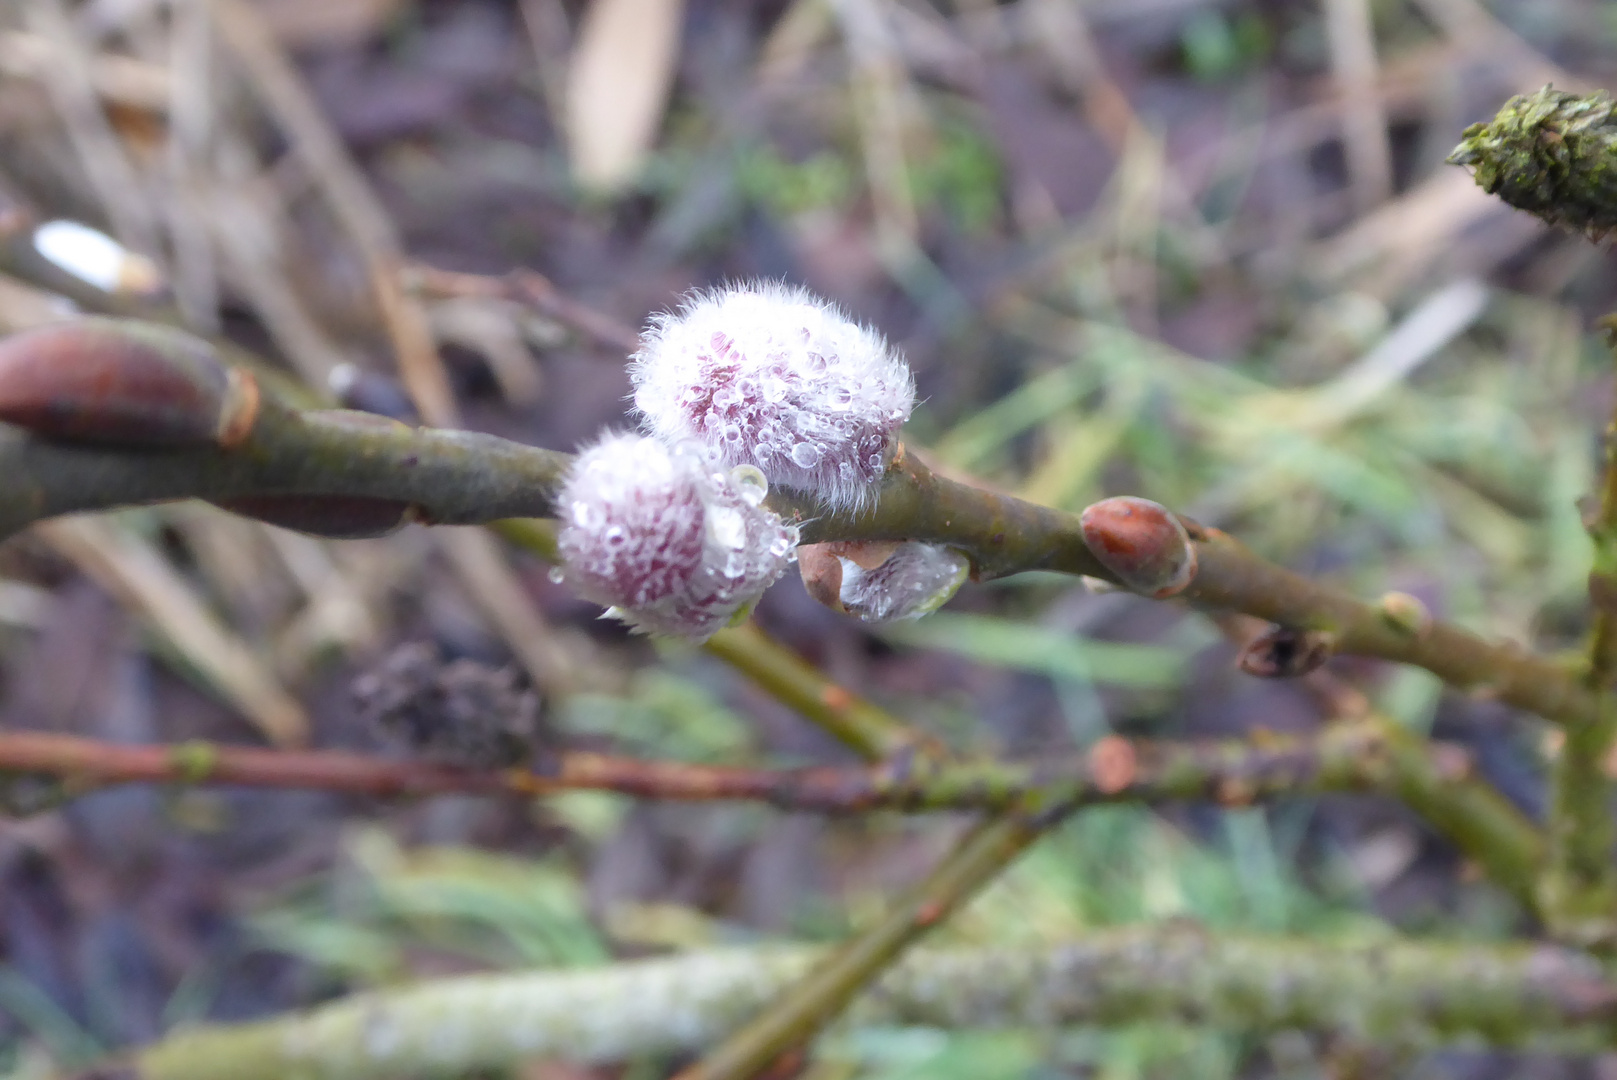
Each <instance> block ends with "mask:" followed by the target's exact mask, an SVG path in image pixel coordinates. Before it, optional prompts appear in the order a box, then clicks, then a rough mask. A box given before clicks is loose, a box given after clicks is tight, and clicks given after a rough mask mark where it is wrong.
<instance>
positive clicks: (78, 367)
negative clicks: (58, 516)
mask: <svg viewBox="0 0 1617 1080" xmlns="http://www.w3.org/2000/svg"><path fill="white" fill-rule="evenodd" d="M257 411H258V388H257V385H256V383H254V382H253V380H252V377H251V376H250V375H248V374H247V373H246V372H239V373H238V372H232V371H230V370H228V369H226V367H225V366H224V365H223V364H222V363H220V362H219V359H218V356H217V355H216V354H215V352H214V350H213V348H212V347H211V346H210V345H209V344H208V343H207V342H205V341H203V340H201V339H200V338H197V337H193V336H192V335H190V334H187V333H184V332H183V331H179V330H174V329H171V328H169V327H164V326H154V325H151V324H148V323H139V322H132V321H124V320H117V319H78V320H74V321H72V322H65V323H56V324H52V325H50V326H42V327H39V328H37V329H34V330H28V331H25V332H23V333H21V334H15V335H12V336H11V337H8V338H6V339H4V340H3V341H0V421H4V422H7V423H12V424H16V425H17V426H19V427H23V428H27V429H28V430H30V431H34V432H37V433H39V434H41V435H45V436H49V437H51V438H58V439H69V440H79V441H85V442H104V443H122V444H125V445H131V446H189V445H208V444H213V445H222V446H233V445H236V444H237V443H239V442H240V441H241V440H243V439H244V438H246V435H247V432H248V431H249V430H251V428H252V422H253V419H254V418H255V417H256V415H257Z"/></svg>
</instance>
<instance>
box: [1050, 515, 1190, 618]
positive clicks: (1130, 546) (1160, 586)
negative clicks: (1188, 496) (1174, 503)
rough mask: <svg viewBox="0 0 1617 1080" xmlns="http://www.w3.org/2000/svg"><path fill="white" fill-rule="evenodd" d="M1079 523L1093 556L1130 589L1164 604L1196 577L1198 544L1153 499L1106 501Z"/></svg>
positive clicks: (1179, 523) (1177, 519) (1179, 522)
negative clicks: (1165, 600) (1166, 599)
mask: <svg viewBox="0 0 1617 1080" xmlns="http://www.w3.org/2000/svg"><path fill="white" fill-rule="evenodd" d="M1079 523H1080V526H1081V527H1082V529H1083V533H1084V543H1085V544H1086V545H1087V546H1088V547H1089V550H1090V552H1091V553H1092V554H1093V555H1094V556H1095V558H1096V559H1097V560H1099V562H1100V564H1101V565H1102V566H1104V567H1106V569H1108V570H1110V571H1111V572H1112V573H1114V574H1116V575H1117V580H1118V581H1119V582H1120V583H1122V584H1123V585H1124V586H1125V587H1126V588H1129V589H1132V590H1133V591H1135V592H1137V593H1143V594H1144V595H1146V596H1150V597H1154V598H1156V599H1158V600H1162V599H1165V598H1167V597H1169V596H1174V595H1177V594H1178V593H1181V592H1183V591H1184V589H1185V586H1187V585H1189V584H1190V583H1191V581H1192V580H1194V579H1195V577H1196V545H1194V544H1192V543H1191V542H1190V534H1189V533H1188V532H1186V531H1185V526H1184V523H1183V522H1181V521H1180V520H1179V518H1178V517H1177V516H1176V515H1174V514H1173V513H1172V512H1170V511H1169V510H1168V509H1167V508H1166V507H1164V506H1162V505H1160V504H1158V503H1154V502H1152V501H1151V500H1150V499H1141V498H1136V497H1135V496H1132V495H1123V496H1118V497H1117V498H1113V499H1102V500H1101V501H1100V502H1098V503H1094V504H1093V505H1091V506H1089V507H1088V508H1086V509H1085V510H1084V512H1083V516H1082V517H1081V518H1080V519H1079Z"/></svg>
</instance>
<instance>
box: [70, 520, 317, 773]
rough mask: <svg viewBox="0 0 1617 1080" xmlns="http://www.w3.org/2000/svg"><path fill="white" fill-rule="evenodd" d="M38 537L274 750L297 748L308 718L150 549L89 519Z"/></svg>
mask: <svg viewBox="0 0 1617 1080" xmlns="http://www.w3.org/2000/svg"><path fill="white" fill-rule="evenodd" d="M39 533H40V535H42V536H43V537H44V538H45V539H46V541H47V542H49V543H50V544H51V545H52V546H53V547H55V548H56V549H57V550H58V551H60V552H61V553H62V554H63V555H65V556H67V557H68V558H69V559H71V560H72V561H73V562H74V563H76V564H77V565H78V566H79V568H80V569H82V570H83V571H84V572H85V573H86V574H88V575H89V576H90V577H91V578H93V579H95V580H96V581H97V582H98V583H100V585H101V586H102V587H103V588H105V589H107V590H108V591H109V592H111V593H113V594H114V595H115V596H118V597H119V598H120V599H122V600H123V601H124V602H125V603H126V604H128V605H129V606H130V607H131V608H133V609H134V610H136V611H138V612H139V613H140V614H141V615H143V616H144V617H145V618H146V619H148V620H149V621H150V622H151V624H152V626H153V627H154V628H155V629H156V630H157V631H158V633H159V634H161V635H162V636H163V637H164V638H165V639H167V641H168V642H169V643H170V644H171V645H172V646H173V647H174V649H175V650H176V651H177V652H178V653H179V654H180V656H181V657H183V658H184V660H185V661H186V663H188V664H190V665H191V666H192V667H193V668H195V669H196V671H197V672H198V673H200V674H201V675H202V677H203V678H204V679H206V680H207V681H208V682H209V683H210V684H211V685H212V686H213V687H214V688H215V689H216V690H218V691H219V693H221V694H222V695H224V696H225V697H226V698H227V699H228V700H229V701H230V702H231V704H233V705H234V706H235V707H236V708H237V709H239V710H241V712H242V714H243V715H244V716H246V717H247V718H248V719H249V720H251V721H252V722H253V724H254V725H255V726H256V727H257V728H258V729H259V730H260V731H262V732H263V733H264V736H265V737H266V738H267V739H269V740H270V742H272V743H274V744H275V745H277V746H301V745H303V744H304V743H306V742H307V741H308V738H309V720H308V716H307V715H306V714H305V713H304V711H303V706H302V705H300V704H298V701H297V699H296V698H294V697H292V695H290V694H289V693H287V692H286V690H285V689H284V688H283V687H282V686H281V685H280V684H279V683H278V682H277V681H276V679H275V677H274V676H273V675H271V674H270V672H269V670H268V669H267V668H266V667H265V666H264V665H263V663H261V662H260V661H259V659H258V657H256V656H255V655H254V654H253V652H252V650H251V649H249V648H248V647H247V645H246V643H245V642H243V641H242V640H241V639H240V638H239V637H237V636H236V635H235V634H234V633H232V632H231V631H230V629H229V628H227V627H226V626H224V625H223V624H222V623H220V622H219V620H218V619H217V618H215V617H214V615H213V614H212V612H210V611H209V610H208V609H207V608H206V607H205V606H204V605H203V604H202V602H201V601H200V600H199V599H198V598H197V597H196V594H195V593H193V592H192V590H191V588H190V586H189V585H187V584H186V583H185V581H184V580H183V579H182V578H181V577H180V575H179V574H178V573H176V572H175V570H174V568H173V567H171V566H170V565H169V564H168V563H167V562H166V561H165V560H164V559H163V557H162V556H161V555H159V554H158V553H157V552H156V550H154V549H153V548H152V547H151V545H149V544H147V543H146V542H144V541H142V540H138V539H136V538H134V537H132V536H129V535H128V534H126V533H123V532H121V531H120V530H118V529H117V528H116V527H115V526H113V525H112V524H110V523H108V522H106V521H104V520H98V519H94V518H63V519H60V520H57V521H50V522H45V523H43V524H41V525H40V526H39Z"/></svg>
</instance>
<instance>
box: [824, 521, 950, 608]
mask: <svg viewBox="0 0 1617 1080" xmlns="http://www.w3.org/2000/svg"><path fill="white" fill-rule="evenodd" d="M799 555H800V558H799V565H800V569H801V570H802V574H803V584H804V586H805V587H806V588H807V589H808V592H809V595H810V596H813V597H814V598H815V599H816V600H818V601H820V602H821V603H822V604H824V605H826V606H827V607H829V608H831V609H832V610H834V611H841V612H846V613H847V614H849V615H855V616H857V617H858V618H860V619H862V620H864V621H865V622H871V623H879V622H897V621H899V620H901V619H919V618H920V617H921V616H923V615H930V614H932V613H933V612H934V611H936V610H938V608H940V607H942V606H943V605H944V604H946V603H948V602H949V599H950V598H951V597H953V596H954V594H955V593H956V592H958V591H959V589H960V586H961V585H962V584H963V583H964V582H965V580H966V578H967V577H969V576H970V575H971V561H970V560H969V559H967V558H966V557H965V556H964V555H962V554H960V553H959V552H958V551H955V550H954V549H952V548H947V547H943V546H942V545H940V544H923V543H920V542H918V541H915V540H907V541H904V542H903V543H892V542H886V541H876V542H858V541H852V542H834V543H829V544H814V545H812V546H810V547H807V548H800V549H799Z"/></svg>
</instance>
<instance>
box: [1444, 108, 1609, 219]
mask: <svg viewBox="0 0 1617 1080" xmlns="http://www.w3.org/2000/svg"><path fill="white" fill-rule="evenodd" d="M1614 110H1617V102H1613V101H1612V97H1611V95H1610V94H1609V93H1607V92H1606V91H1604V90H1595V91H1593V92H1591V93H1588V94H1572V93H1568V92H1567V91H1565V90H1556V89H1554V88H1553V87H1549V86H1546V87H1544V89H1542V90H1539V91H1537V92H1535V93H1532V94H1524V95H1518V96H1516V97H1513V98H1511V99H1510V100H1509V101H1507V102H1505V107H1504V108H1502V109H1500V110H1499V114H1498V115H1497V116H1495V117H1494V118H1493V119H1492V120H1490V121H1488V122H1487V123H1484V124H1472V125H1471V126H1470V127H1468V128H1466V129H1465V137H1464V138H1463V139H1462V140H1461V141H1460V145H1459V146H1457V147H1455V148H1454V152H1453V153H1452V154H1450V155H1449V158H1448V160H1449V164H1451V165H1470V166H1473V169H1474V173H1475V176H1476V180H1477V185H1478V186H1479V187H1481V188H1482V190H1484V191H1486V192H1487V193H1488V194H1490V195H1498V196H1499V197H1500V198H1501V199H1503V200H1505V202H1507V203H1509V204H1510V205H1511V206H1514V207H1516V208H1517V209H1518V210H1526V211H1527V212H1528V213H1530V214H1534V215H1536V216H1538V217H1540V218H1542V219H1544V220H1545V221H1546V222H1548V223H1549V224H1551V225H1562V226H1565V227H1567V228H1569V229H1576V230H1578V231H1579V232H1582V233H1583V234H1585V235H1586V236H1588V237H1589V239H1591V240H1600V239H1602V238H1603V237H1604V236H1605V235H1606V234H1607V233H1609V232H1611V231H1612V229H1614V228H1617V116H1614Z"/></svg>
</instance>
